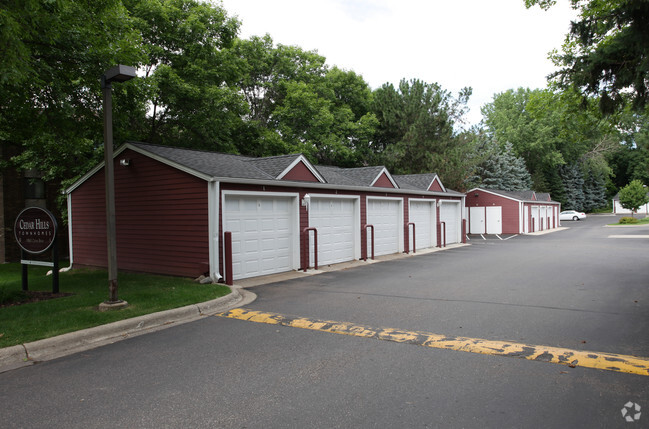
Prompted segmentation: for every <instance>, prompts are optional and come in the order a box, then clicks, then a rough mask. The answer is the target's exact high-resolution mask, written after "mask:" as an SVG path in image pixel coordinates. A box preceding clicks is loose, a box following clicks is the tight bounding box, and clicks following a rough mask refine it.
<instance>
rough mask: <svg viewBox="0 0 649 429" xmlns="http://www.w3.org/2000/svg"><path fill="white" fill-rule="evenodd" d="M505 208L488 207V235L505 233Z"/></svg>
mask: <svg viewBox="0 0 649 429" xmlns="http://www.w3.org/2000/svg"><path fill="white" fill-rule="evenodd" d="M502 218H503V208H502V207H500V206H494V207H487V234H502V233H503V224H502Z"/></svg>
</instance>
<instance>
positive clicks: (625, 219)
mask: <svg viewBox="0 0 649 429" xmlns="http://www.w3.org/2000/svg"><path fill="white" fill-rule="evenodd" d="M630 223H638V219H636V218H634V217H628V216H625V217H623V218H620V224H621V225H627V224H630Z"/></svg>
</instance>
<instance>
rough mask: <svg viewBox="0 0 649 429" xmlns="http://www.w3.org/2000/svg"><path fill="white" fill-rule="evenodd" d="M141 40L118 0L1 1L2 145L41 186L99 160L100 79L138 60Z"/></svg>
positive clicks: (0, 79) (66, 176)
mask: <svg viewBox="0 0 649 429" xmlns="http://www.w3.org/2000/svg"><path fill="white" fill-rule="evenodd" d="M140 40H141V39H140V36H139V34H138V32H137V31H134V30H133V28H132V20H131V18H130V16H129V14H128V11H127V10H126V8H125V7H124V6H123V4H122V2H121V1H118V0H108V1H98V0H89V1H85V2H77V1H72V0H59V1H51V2H50V1H48V2H44V1H36V0H25V1H9V2H4V3H3V7H2V9H1V10H0V50H1V52H2V57H3V60H2V61H1V62H0V63H1V65H0V71H1V73H0V76H2V77H0V143H1V144H2V145H15V146H18V147H20V149H21V155H20V156H19V157H18V158H17V159H15V160H14V162H15V163H16V164H18V165H19V167H20V168H23V169H32V168H33V169H38V170H39V171H40V172H41V174H42V177H43V179H44V180H46V181H51V180H55V181H60V180H62V179H67V178H70V177H73V176H75V175H77V174H81V173H83V172H85V171H87V169H88V168H89V167H88V165H89V161H90V162H92V160H94V159H97V157H96V155H97V154H99V157H100V156H101V151H98V150H97V146H98V145H99V144H100V143H101V141H102V140H103V138H102V121H101V110H100V109H101V90H100V87H99V79H100V76H101V75H102V74H103V73H104V71H105V70H107V69H108V68H110V67H111V66H113V65H114V64H117V63H122V64H130V65H137V64H138V63H139V62H140V61H142V60H143V55H142V53H141V52H140V51H139V49H138V46H139V43H140ZM125 85H129V84H125ZM119 104H120V102H119V100H118V99H116V103H115V105H116V108H119Z"/></svg>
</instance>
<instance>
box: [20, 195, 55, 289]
mask: <svg viewBox="0 0 649 429" xmlns="http://www.w3.org/2000/svg"><path fill="white" fill-rule="evenodd" d="M57 231H58V225H57V223H56V219H55V218H54V215H53V214H52V213H50V212H49V211H48V210H45V209H42V208H40V207H28V208H26V209H24V210H23V211H21V212H20V214H18V217H17V218H16V223H15V224H14V236H15V237H16V241H17V242H18V245H19V246H20V248H21V250H22V254H21V256H22V258H21V261H20V263H21V264H22V287H23V290H25V291H26V290H28V274H27V267H28V266H29V265H41V266H45V267H52V293H58V292H59V249H58V242H57V239H56V235H57ZM50 248H52V262H43V261H30V260H26V259H25V252H26V253H30V254H34V255H38V254H41V253H43V252H45V251H47V250H48V249H50Z"/></svg>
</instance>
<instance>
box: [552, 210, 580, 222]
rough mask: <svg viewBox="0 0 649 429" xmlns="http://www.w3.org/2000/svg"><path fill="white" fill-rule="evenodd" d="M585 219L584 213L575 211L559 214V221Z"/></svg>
mask: <svg viewBox="0 0 649 429" xmlns="http://www.w3.org/2000/svg"><path fill="white" fill-rule="evenodd" d="M582 219H586V213H582V212H578V211H575V210H565V211H562V212H561V213H559V220H582Z"/></svg>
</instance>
